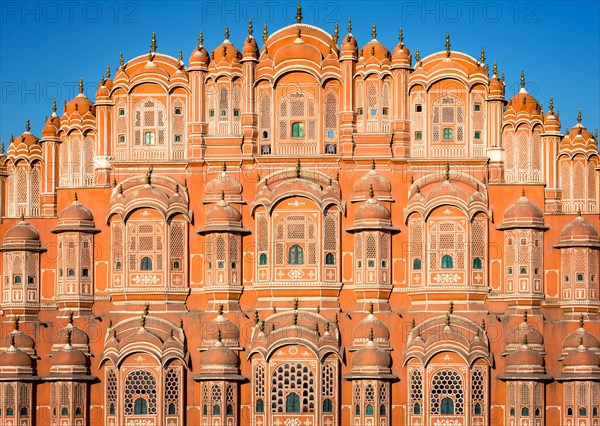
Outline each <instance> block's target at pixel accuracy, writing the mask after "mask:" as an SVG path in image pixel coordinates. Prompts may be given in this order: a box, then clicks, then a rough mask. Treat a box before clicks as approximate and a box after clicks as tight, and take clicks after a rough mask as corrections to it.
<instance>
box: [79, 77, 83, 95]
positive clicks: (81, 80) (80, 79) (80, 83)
mask: <svg viewBox="0 0 600 426" xmlns="http://www.w3.org/2000/svg"><path fill="white" fill-rule="evenodd" d="M79 93H80V94H83V77H79Z"/></svg>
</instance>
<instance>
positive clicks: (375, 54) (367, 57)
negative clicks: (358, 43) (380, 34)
mask: <svg viewBox="0 0 600 426" xmlns="http://www.w3.org/2000/svg"><path fill="white" fill-rule="evenodd" d="M390 57H391V55H390V51H389V49H388V48H387V47H385V46H384V45H383V44H382V43H381V42H379V41H378V40H377V27H376V26H375V24H373V26H372V27H371V40H370V41H369V42H368V43H367V44H365V45H364V46H363V47H362V49H361V58H362V60H364V62H365V63H370V62H372V61H373V60H375V61H376V62H377V63H381V62H383V61H389V60H390Z"/></svg>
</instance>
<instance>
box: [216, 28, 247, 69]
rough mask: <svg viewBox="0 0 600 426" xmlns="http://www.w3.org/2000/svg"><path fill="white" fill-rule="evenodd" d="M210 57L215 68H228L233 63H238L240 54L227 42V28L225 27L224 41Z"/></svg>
mask: <svg viewBox="0 0 600 426" xmlns="http://www.w3.org/2000/svg"><path fill="white" fill-rule="evenodd" d="M212 55H213V56H214V58H213V61H214V64H215V66H216V67H220V66H230V65H232V64H233V63H235V62H238V63H239V61H240V59H241V56H242V55H241V54H240V52H239V51H238V50H237V49H236V48H235V46H234V45H233V44H232V43H231V41H229V27H228V26H227V27H225V40H223V43H221V44H220V45H219V46H218V47H217V48H216V49H215V50H213V53H212Z"/></svg>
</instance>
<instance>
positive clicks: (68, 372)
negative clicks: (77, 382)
mask: <svg viewBox="0 0 600 426" xmlns="http://www.w3.org/2000/svg"><path fill="white" fill-rule="evenodd" d="M72 336H73V329H71V328H68V329H67V332H66V343H65V344H64V345H63V346H62V348H61V349H59V350H57V351H54V352H52V359H51V367H50V373H51V374H52V375H53V376H55V377H61V378H63V379H67V378H75V377H79V376H87V375H88V374H89V370H88V367H87V358H86V356H85V355H84V354H83V352H81V351H80V350H79V349H76V348H75V347H73V345H72Z"/></svg>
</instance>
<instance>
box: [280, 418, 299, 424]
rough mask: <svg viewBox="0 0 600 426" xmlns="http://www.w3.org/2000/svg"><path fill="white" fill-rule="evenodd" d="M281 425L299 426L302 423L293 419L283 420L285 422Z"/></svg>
mask: <svg viewBox="0 0 600 426" xmlns="http://www.w3.org/2000/svg"><path fill="white" fill-rule="evenodd" d="M283 424H284V425H285V426H300V425H301V424H302V422H301V421H300V419H298V418H295V419H285V422H283Z"/></svg>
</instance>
